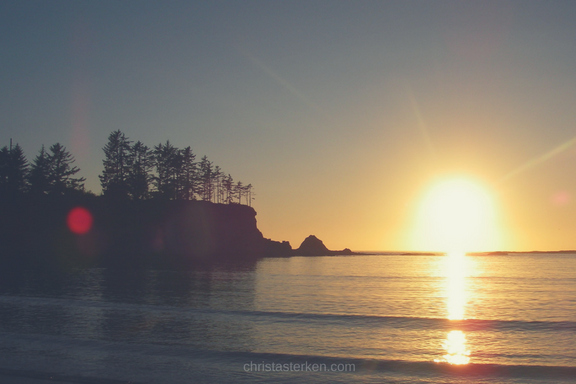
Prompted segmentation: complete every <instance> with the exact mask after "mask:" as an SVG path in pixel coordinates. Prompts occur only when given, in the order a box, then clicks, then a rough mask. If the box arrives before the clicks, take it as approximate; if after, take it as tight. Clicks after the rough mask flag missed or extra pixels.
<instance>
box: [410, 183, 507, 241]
mask: <svg viewBox="0 0 576 384" xmlns="http://www.w3.org/2000/svg"><path fill="white" fill-rule="evenodd" d="M413 244H414V245H415V246H416V247H418V248H420V249H422V250H430V251H441V252H466V251H477V250H496V249H498V247H499V235H498V231H497V228H496V220H495V210H494V204H493V202H492V199H491V196H490V195H489V194H488V192H487V190H486V189H485V188H483V187H482V186H481V185H480V184H479V183H476V182H474V181H472V180H469V179H465V178H455V179H448V180H443V181H441V182H438V183H437V184H435V185H434V186H433V187H432V188H431V189H430V191H429V192H428V193H427V194H426V196H425V197H424V199H423V200H422V203H421V206H420V209H419V212H418V224H417V230H416V231H415V239H414V240H413Z"/></svg>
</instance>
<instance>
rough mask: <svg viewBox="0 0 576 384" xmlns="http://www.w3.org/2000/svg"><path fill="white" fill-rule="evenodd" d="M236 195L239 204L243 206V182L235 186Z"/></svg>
mask: <svg viewBox="0 0 576 384" xmlns="http://www.w3.org/2000/svg"><path fill="white" fill-rule="evenodd" d="M234 195H235V196H236V197H237V198H238V204H241V203H242V196H243V195H244V184H243V183H242V182H241V181H239V182H237V183H236V185H235V186H234Z"/></svg>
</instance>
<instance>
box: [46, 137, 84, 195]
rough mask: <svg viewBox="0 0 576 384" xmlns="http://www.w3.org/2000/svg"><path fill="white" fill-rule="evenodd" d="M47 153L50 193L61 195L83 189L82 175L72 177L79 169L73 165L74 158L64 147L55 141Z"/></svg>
mask: <svg viewBox="0 0 576 384" xmlns="http://www.w3.org/2000/svg"><path fill="white" fill-rule="evenodd" d="M50 152H51V153H50V154H49V155H48V164H49V171H50V173H49V180H50V184H51V193H54V194H56V195H63V194H66V193H68V192H71V191H84V181H86V179H85V178H83V177H73V176H74V175H75V174H76V173H78V172H79V171H80V169H79V168H78V167H76V166H73V165H72V164H73V163H74V161H75V159H74V157H73V156H72V154H70V152H68V151H67V150H66V147H64V146H63V145H61V144H60V143H56V144H54V145H52V146H51V147H50Z"/></svg>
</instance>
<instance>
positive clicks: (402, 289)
mask: <svg viewBox="0 0 576 384" xmlns="http://www.w3.org/2000/svg"><path fill="white" fill-rule="evenodd" d="M1 276H2V278H1V280H0V375H1V378H3V379H4V380H9V381H6V382H15V383H16V382H17V383H20V382H22V383H24V382H25V381H19V380H26V379H29V380H38V381H39V382H42V381H41V380H52V381H54V382H58V381H62V382H72V383H95V384H98V383H269V382H274V383H294V382H306V383H351V382H354V383H554V382H558V383H564V382H565V383H569V382H574V381H575V380H576V254H534V253H531V254H510V255H497V256H464V255H461V254H453V255H446V256H425V255H393V254H385V255H384V254H381V255H362V256H360V255H358V256H330V257H292V258H277V259H263V260H260V261H258V262H253V263H250V264H238V265H216V266H212V267H210V268H203V269H201V270H195V271H153V270H146V271H121V270H108V269H98V268H93V269H82V270H72V271H68V272H54V271H51V272H50V271H21V272H18V273H16V272H14V273H12V272H8V271H3V273H2V274H1ZM11 380H13V381H11ZM35 382H36V381H35Z"/></svg>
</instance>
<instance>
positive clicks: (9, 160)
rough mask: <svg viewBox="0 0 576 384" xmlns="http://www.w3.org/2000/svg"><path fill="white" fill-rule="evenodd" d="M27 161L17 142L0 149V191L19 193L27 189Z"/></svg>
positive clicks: (11, 193)
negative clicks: (13, 145) (14, 144)
mask: <svg viewBox="0 0 576 384" xmlns="http://www.w3.org/2000/svg"><path fill="white" fill-rule="evenodd" d="M27 174H28V161H27V160H26V156H24V151H23V150H22V147H20V145H19V144H16V146H15V147H12V142H10V148H8V147H6V146H4V147H3V148H2V149H0V193H2V194H10V195H13V194H19V193H23V192H24V191H26V189H27V184H28V183H27V177H26V176H27Z"/></svg>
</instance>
